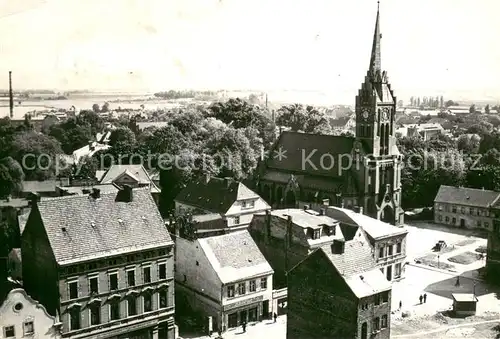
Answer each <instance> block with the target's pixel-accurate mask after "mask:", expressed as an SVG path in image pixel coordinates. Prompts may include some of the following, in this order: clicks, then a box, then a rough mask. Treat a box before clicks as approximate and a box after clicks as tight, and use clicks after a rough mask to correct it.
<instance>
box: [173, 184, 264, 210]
mask: <svg viewBox="0 0 500 339" xmlns="http://www.w3.org/2000/svg"><path fill="white" fill-rule="evenodd" d="M256 198H259V195H258V194H257V193H255V192H254V191H252V190H251V189H249V188H248V187H246V186H245V185H243V184H242V183H241V182H239V181H235V180H233V179H231V178H224V179H223V178H210V180H208V181H207V180H201V179H200V180H198V181H195V182H191V184H189V185H188V186H187V187H185V188H184V189H183V190H182V191H181V192H180V193H179V194H178V195H177V197H176V198H175V200H176V201H178V202H182V203H184V204H187V205H190V206H194V207H198V208H201V209H204V210H207V211H210V212H213V213H222V214H225V213H226V212H227V211H228V210H229V208H230V207H231V206H232V205H233V204H234V202H235V201H238V200H245V199H256ZM269 208H270V206H269Z"/></svg>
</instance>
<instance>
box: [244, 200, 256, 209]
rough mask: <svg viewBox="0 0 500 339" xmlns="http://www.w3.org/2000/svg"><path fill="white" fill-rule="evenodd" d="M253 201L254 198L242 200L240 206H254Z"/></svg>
mask: <svg viewBox="0 0 500 339" xmlns="http://www.w3.org/2000/svg"><path fill="white" fill-rule="evenodd" d="M254 207H255V201H254V200H243V201H242V202H241V208H254Z"/></svg>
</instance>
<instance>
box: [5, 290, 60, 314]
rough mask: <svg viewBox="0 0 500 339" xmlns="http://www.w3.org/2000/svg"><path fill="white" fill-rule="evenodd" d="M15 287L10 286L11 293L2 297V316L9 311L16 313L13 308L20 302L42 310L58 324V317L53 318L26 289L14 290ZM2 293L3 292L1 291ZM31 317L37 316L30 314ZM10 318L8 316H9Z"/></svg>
mask: <svg viewBox="0 0 500 339" xmlns="http://www.w3.org/2000/svg"><path fill="white" fill-rule="evenodd" d="M12 287H15V286H10V287H9V289H10V290H9V292H8V293H7V294H6V295H5V296H2V295H0V314H6V312H7V311H10V312H15V311H14V310H13V306H14V305H15V304H17V303H18V302H21V303H23V304H25V305H26V303H29V304H31V306H33V307H34V308H35V309H38V310H40V311H41V312H42V313H43V314H44V316H45V317H46V318H47V319H49V320H52V321H53V322H54V323H55V322H56V320H57V319H56V317H53V316H51V315H50V314H49V313H48V312H47V309H46V308H45V307H44V306H43V305H42V304H40V303H39V302H38V301H36V300H34V299H33V298H31V297H30V296H29V295H28V294H27V293H26V291H25V290H24V289H22V288H12ZM0 292H1V291H0ZM30 315H31V316H35V315H34V314H30ZM7 316H8V315H7ZM39 316H40V315H36V318H38V319H39ZM38 321H40V322H41V323H43V319H39V320H38Z"/></svg>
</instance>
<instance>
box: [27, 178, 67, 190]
mask: <svg viewBox="0 0 500 339" xmlns="http://www.w3.org/2000/svg"><path fill="white" fill-rule="evenodd" d="M68 183H69V181H68V180H67V179H61V180H44V181H37V180H31V181H23V190H22V191H23V192H32V193H37V192H38V193H43V192H55V191H56V186H59V185H63V186H68Z"/></svg>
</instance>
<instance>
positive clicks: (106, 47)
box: [0, 0, 500, 102]
mask: <svg viewBox="0 0 500 339" xmlns="http://www.w3.org/2000/svg"><path fill="white" fill-rule="evenodd" d="M499 10H500V1H498V0H418V1H417V0H381V3H380V19H381V31H382V35H383V38H382V68H383V69H385V70H386V71H387V74H388V76H389V80H390V82H391V83H392V86H393V88H394V90H395V93H396V95H397V96H398V97H401V98H406V99H407V98H409V96H411V95H432V96H436V95H444V96H445V97H447V98H452V99H455V98H457V99H459V98H460V99H465V98H468V99H481V100H483V99H494V100H497V99H499V98H500V81H498V80H499V79H500V45H499V44H498V33H497V32H500V21H499V20H498V18H497V15H496V13H498V11H499ZM376 11H377V3H376V1H375V0H342V1H340V0H46V1H43V0H16V1H11V0H0V60H1V63H0V74H5V82H3V83H2V82H1V81H0V88H7V86H8V80H7V79H8V77H7V74H8V71H9V70H12V71H13V83H14V87H15V88H18V89H21V88H22V89H27V88H46V89H58V90H69V89H92V90H122V91H130V92H138V91H158V90H168V89H253V90H262V91H266V90H269V91H273V90H274V91H279V90H296V91H315V92H321V93H327V95H329V96H332V97H336V98H337V101H339V102H353V101H354V96H355V95H356V93H357V91H358V89H359V87H360V84H361V82H362V81H363V79H364V76H365V74H366V71H367V68H368V64H369V59H370V50H371V43H372V39H373V30H374V24H375V15H376ZM494 15H495V17H494Z"/></svg>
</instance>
